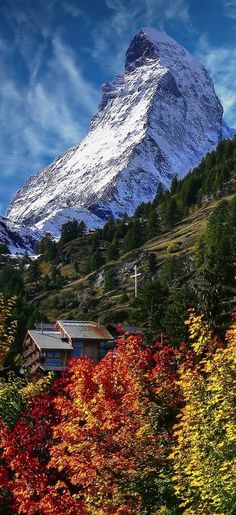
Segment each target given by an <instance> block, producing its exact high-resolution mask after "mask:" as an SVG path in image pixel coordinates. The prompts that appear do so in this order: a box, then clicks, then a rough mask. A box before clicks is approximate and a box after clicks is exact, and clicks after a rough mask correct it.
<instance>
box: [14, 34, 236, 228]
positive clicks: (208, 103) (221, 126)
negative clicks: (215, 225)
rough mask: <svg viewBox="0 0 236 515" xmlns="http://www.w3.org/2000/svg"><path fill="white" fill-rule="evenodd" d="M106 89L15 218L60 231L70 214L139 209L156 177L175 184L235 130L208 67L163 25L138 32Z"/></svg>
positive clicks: (88, 218) (19, 199) (90, 221)
mask: <svg viewBox="0 0 236 515" xmlns="http://www.w3.org/2000/svg"><path fill="white" fill-rule="evenodd" d="M102 92H103V94H102V98H101V102H100V105H99V109H98V113H97V114H96V115H95V116H94V118H93V120H92V122H91V129H90V131H89V133H88V134H87V136H86V137H85V138H84V139H83V140H82V141H81V142H80V143H79V144H78V145H75V146H74V147H72V148H71V149H69V150H68V151H67V152H66V153H65V154H63V155H61V156H59V157H58V159H56V160H55V161H54V163H52V164H51V165H50V166H48V167H47V168H45V169H44V170H42V171H40V172H39V173H38V174H37V175H34V176H31V177H30V178H29V179H28V181H27V182H26V184H25V186H24V187H23V188H22V189H21V190H20V191H19V192H18V193H17V195H16V197H15V199H14V200H13V201H12V203H11V205H10V208H9V211H8V216H9V218H10V219H11V220H13V221H14V222H16V223H24V224H25V225H26V226H28V227H35V228H37V229H40V230H42V231H43V232H46V231H50V232H51V233H52V234H54V235H55V236H56V235H58V234H59V230H60V227H61V225H62V224H63V223H65V222H66V221H67V220H69V219H72V218H76V219H78V220H83V221H84V222H85V223H86V225H87V227H90V228H93V227H100V226H102V225H103V224H104V223H105V221H106V220H107V218H108V217H110V216H111V215H112V216H114V217H115V218H117V217H121V216H122V215H123V214H124V213H128V214H129V215H131V214H133V212H134V211H135V209H136V208H137V206H138V205H139V204H140V203H141V202H147V201H150V200H152V199H153V198H154V196H155V193H156V189H157V186H158V184H160V183H161V184H162V185H163V186H164V187H168V186H170V184H171V181H172V179H173V177H174V176H175V175H177V176H178V177H182V176H184V175H185V174H186V173H187V172H188V171H189V170H191V169H192V168H194V167H195V166H197V165H198V164H199V162H200V161H201V159H202V158H203V157H204V156H205V155H206V153H207V152H209V151H211V150H213V149H214V148H215V147H216V145H217V144H218V142H219V141H220V140H221V139H224V138H230V137H232V136H233V135H234V134H235V133H236V131H234V130H232V129H230V128H229V127H227V125H226V123H225V122H224V120H223V109H222V106H221V103H220V101H219V99H218V98H217V96H216V93H215V90H214V85H213V82H212V80H211V78H210V76H209V74H208V73H207V71H206V70H205V69H204V67H203V66H202V65H201V64H200V63H199V62H198V61H197V60H196V59H195V58H194V57H193V56H191V55H190V54H189V53H188V52H187V51H186V50H185V49H184V48H182V47H181V46H180V45H178V44H177V43H176V42H175V41H174V40H173V39H171V38H170V37H168V36H167V35H165V34H163V33H161V32H158V31H154V30H151V29H150V30H149V29H147V30H146V29H143V30H141V31H140V32H139V34H137V35H136V36H135V37H134V39H133V40H132V42H131V44H130V46H129V48H128V50H127V53H126V62H125V71H124V73H123V74H122V75H118V76H116V77H115V79H114V80H113V82H110V83H106V84H105V85H103V86H102Z"/></svg>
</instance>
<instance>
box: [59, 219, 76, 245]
mask: <svg viewBox="0 0 236 515" xmlns="http://www.w3.org/2000/svg"><path fill="white" fill-rule="evenodd" d="M78 236H81V231H80V229H79V224H78V222H77V220H70V221H69V222H66V223H65V224H63V226H62V229H61V238H60V244H61V245H65V244H66V243H68V242H70V241H72V240H75V239H76V238H78Z"/></svg>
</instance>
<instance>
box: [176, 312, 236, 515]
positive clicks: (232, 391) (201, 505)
mask: <svg viewBox="0 0 236 515" xmlns="http://www.w3.org/2000/svg"><path fill="white" fill-rule="evenodd" d="M201 326H202V331H201ZM190 327H191V334H192V338H193V340H194V343H193V346H194V347H195V351H197V352H198V353H200V354H201V353H202V350H203V348H205V349H206V354H205V356H204V359H201V361H200V363H199V365H198V366H197V367H196V368H195V369H194V370H186V369H182V371H181V372H180V383H179V384H180V386H181V387H182V391H183V394H184V398H185V407H184V408H183V409H182V412H181V414H180V415H179V423H178V424H176V425H175V427H174V430H175V437H176V440H177V444H176V447H175V449H174V450H173V453H172V455H171V456H170V459H172V461H173V466H174V477H173V480H174V483H175V491H176V494H177V496H178V497H179V498H180V499H181V500H182V504H181V506H182V507H183V508H184V514H186V515H198V514H199V515H200V514H201V515H203V514H204V515H207V514H214V515H215V514H217V513H219V514H221V515H226V514H227V515H228V514H232V515H233V513H235V509H236V460H235V451H236V422H235V421H236V382H235V377H236V376H235V370H236V327H235V322H234V323H233V324H232V326H231V327H230V329H229V331H228V333H227V339H226V340H227V346H226V347H225V346H224V347H223V345H221V347H218V348H217V349H216V348H215V349H214V352H212V351H211V350H212V349H213V348H214V347H215V343H216V341H215V339H214V338H213V337H212V335H211V333H210V332H209V331H208V329H207V326H206V324H205V323H204V322H203V321H202V319H199V317H195V316H194V314H193V313H192V314H191V325H190ZM209 339H210V340H209ZM212 344H213V345H212Z"/></svg>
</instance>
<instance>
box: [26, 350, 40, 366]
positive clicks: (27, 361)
mask: <svg viewBox="0 0 236 515" xmlns="http://www.w3.org/2000/svg"><path fill="white" fill-rule="evenodd" d="M38 359H39V353H37V354H34V355H33V356H31V357H30V358H28V359H26V360H25V366H26V367H30V366H31V365H32V364H33V363H34V362H35V361H37V360H38Z"/></svg>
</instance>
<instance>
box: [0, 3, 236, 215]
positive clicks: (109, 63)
mask: <svg viewBox="0 0 236 515" xmlns="http://www.w3.org/2000/svg"><path fill="white" fill-rule="evenodd" d="M147 26H148V27H154V28H158V29H160V30H165V31H166V32H167V33H168V34H169V35H170V36H172V37H173V38H174V39H176V41H178V42H179V43H181V44H182V45H183V46H185V47H186V48H187V49H188V50H189V51H190V52H191V53H194V54H195V55H196V56H197V57H198V58H199V59H200V61H201V62H202V63H203V64H204V65H205V66H206V68H207V69H208V70H209V72H210V73H211V76H212V77H213V79H214V81H215V87H216V91H217V93H218V95H219V97H220V99H221V101H222V104H223V106H224V109H225V119H226V121H227V122H228V123H229V124H230V125H231V126H234V127H236V0H0V77H1V87H0V133H1V138H0V155H1V170H0V213H4V212H5V210H6V208H7V205H8V204H9V201H10V200H11V198H12V197H13V196H14V194H15V192H16V190H17V189H19V188H20V187H21V186H22V185H23V184H24V182H25V180H26V179H27V177H28V176H29V175H32V174H34V173H36V172H37V171H38V170H40V169H41V168H43V167H44V166H46V165H47V164H49V163H50V162H51V161H52V160H53V159H54V158H56V157H57V156H58V155H59V154H61V153H62V152H64V151H65V150H66V149H67V148H69V147H70V146H71V145H73V144H74V143H78V142H79V140H80V139H81V138H82V137H83V136H84V135H85V133H86V131H87V129H88V127H89V121H90V118H91V116H92V115H93V114H94V113H95V111H96V109H97V105H98V102H99V98H100V85H101V84H102V83H103V82H105V81H107V80H110V79H112V78H113V76H114V75H115V74H116V73H119V72H121V71H122V69H123V65H124V54H125V50H126V48H127V46H128V44H129V42H130V40H131V39H132V37H133V36H134V34H135V33H136V32H137V31H138V30H139V29H140V28H142V27H147Z"/></svg>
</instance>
